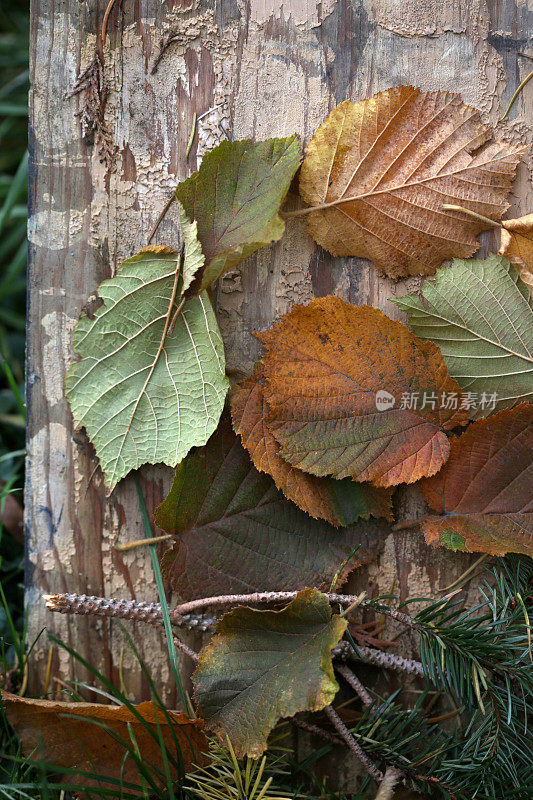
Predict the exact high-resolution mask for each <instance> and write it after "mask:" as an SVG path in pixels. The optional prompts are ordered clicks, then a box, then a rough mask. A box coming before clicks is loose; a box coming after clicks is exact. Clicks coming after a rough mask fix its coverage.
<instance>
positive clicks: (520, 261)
mask: <svg viewBox="0 0 533 800" xmlns="http://www.w3.org/2000/svg"><path fill="white" fill-rule="evenodd" d="M500 245H501V246H500V249H499V251H498V252H499V254H500V255H501V256H506V257H507V258H508V259H509V261H512V262H513V264H514V265H515V266H516V268H517V269H518V272H519V274H520V277H521V278H522V280H523V281H524V283H525V284H527V286H528V287H529V291H530V292H531V293H533V214H526V216H525V217H519V218H518V219H504V220H503V222H502V234H501V241H500Z"/></svg>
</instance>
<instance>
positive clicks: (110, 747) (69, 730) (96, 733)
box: [2, 692, 209, 791]
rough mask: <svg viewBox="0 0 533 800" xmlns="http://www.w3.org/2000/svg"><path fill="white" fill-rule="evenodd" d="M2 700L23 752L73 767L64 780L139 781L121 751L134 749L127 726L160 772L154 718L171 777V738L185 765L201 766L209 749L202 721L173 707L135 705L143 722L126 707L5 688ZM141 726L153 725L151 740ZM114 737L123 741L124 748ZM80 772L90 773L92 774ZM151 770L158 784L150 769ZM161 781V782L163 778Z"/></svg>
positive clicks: (175, 773) (146, 759)
mask: <svg viewBox="0 0 533 800" xmlns="http://www.w3.org/2000/svg"><path fill="white" fill-rule="evenodd" d="M2 702H3V705H4V708H5V712H6V715H7V718H8V720H9V722H10V723H11V725H13V727H14V728H15V730H16V731H17V733H18V734H19V735H20V737H21V740H22V749H23V753H24V755H25V756H26V757H28V758H30V759H33V760H41V759H44V761H45V762H47V763H50V764H53V765H54V766H57V767H66V768H68V769H75V770H77V773H76V774H68V775H66V776H65V782H66V783H69V784H76V785H77V786H94V787H98V786H99V785H101V784H102V783H104V784H105V780H102V777H101V776H107V777H109V778H114V779H116V780H120V779H121V778H122V780H123V781H124V782H126V783H131V784H135V785H137V786H139V785H140V776H139V773H138V770H137V767H136V765H135V762H134V760H133V759H132V758H131V757H129V756H128V757H127V758H125V759H124V755H125V753H126V750H127V749H128V748H129V749H130V750H131V749H133V743H132V738H131V735H130V731H131V732H132V733H133V736H134V738H135V740H136V742H137V745H138V748H139V752H140V755H141V757H142V759H143V761H144V762H146V763H147V764H151V765H153V766H154V767H155V768H156V769H158V770H160V771H161V773H162V774H163V776H164V769H165V767H164V763H163V758H162V755H161V745H160V741H159V733H158V723H159V729H160V731H161V736H162V738H163V741H164V743H165V745H166V748H167V752H168V760H169V767H170V771H171V775H172V777H173V778H174V779H176V780H177V779H178V777H179V774H178V771H177V768H176V767H175V766H173V763H172V762H176V761H178V758H177V755H176V744H175V740H176V741H177V743H178V745H179V747H180V749H181V755H182V758H183V762H184V766H185V769H186V770H190V769H191V768H193V766H194V765H195V764H196V765H198V766H203V765H205V764H206V763H207V761H208V759H207V756H206V755H205V754H206V753H207V752H208V749H209V748H208V742H207V739H206V737H205V734H204V732H203V722H202V720H194V721H193V720H190V719H189V717H187V715H186V714H182V713H178V712H176V711H168V712H167V713H166V715H165V714H164V713H163V711H162V709H160V708H158V707H157V706H155V705H154V703H151V702H145V703H141V704H140V705H138V706H136V707H135V710H136V712H137V714H139V715H140V716H141V717H142V719H143V720H144V723H145V724H143V723H142V722H141V721H140V720H139V719H138V718H137V717H136V716H135V715H134V714H133V713H132V712H131V711H130V710H129V709H128V708H127V707H126V706H107V705H97V704H93V703H67V702H55V701H52V700H31V699H28V698H25V697H19V696H18V695H13V694H9V693H8V692H2ZM169 720H170V721H171V724H170V723H169ZM145 725H146V726H148V728H151V729H152V730H153V733H154V734H155V737H156V738H155V740H154V738H153V737H152V736H151V735H150V732H149V731H148V730H147V727H145ZM128 726H130V728H129V729H128ZM116 737H120V739H122V740H123V741H124V742H126V743H127V747H125V746H124V745H123V744H121V742H119V741H117V739H116ZM174 737H175V739H174ZM81 772H88V773H94V774H95V777H94V778H93V777H92V776H91V775H82V774H80V773H81ZM153 772H154V779H155V780H156V781H157V782H158V783H159V782H160V779H159V776H157V775H156V772H155V769H154V771H153ZM96 775H98V776H99V777H98V778H96ZM114 785H115V786H116V784H114ZM161 785H162V786H164V785H165V781H164V778H163V780H162V782H161ZM108 788H109V787H108ZM126 791H131V790H129V789H126Z"/></svg>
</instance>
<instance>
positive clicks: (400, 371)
mask: <svg viewBox="0 0 533 800" xmlns="http://www.w3.org/2000/svg"><path fill="white" fill-rule="evenodd" d="M257 336H258V338H259V339H260V340H261V341H262V342H263V343H264V344H265V345H266V347H267V349H268V355H267V357H266V358H265V367H264V370H265V372H264V374H265V382H266V385H265V397H266V400H267V404H268V406H269V408H270V415H269V418H268V423H269V427H270V429H271V431H272V432H273V434H274V436H275V437H276V439H277V440H278V441H279V442H280V443H281V445H282V449H281V455H282V457H283V458H284V459H286V460H287V461H289V462H290V463H291V464H293V465H294V466H296V467H298V468H299V469H303V470H305V471H307V472H311V473H312V474H313V475H319V476H322V475H332V476H333V477H335V478H345V477H348V476H351V477H353V478H354V479H356V480H358V481H371V482H372V483H373V484H374V486H394V485H396V484H398V483H412V482H414V481H416V480H418V478H420V477H422V476H425V475H433V474H434V473H435V472H437V471H438V470H439V469H440V468H441V467H442V465H443V464H444V462H445V461H446V459H447V458H448V453H449V449H450V445H449V442H448V439H447V436H446V434H445V431H446V430H451V429H452V428H454V427H456V426H457V425H464V424H466V421H467V418H468V412H467V411H466V410H464V409H461V408H458V409H454V408H453V407H451V408H450V407H445V404H444V405H443V403H442V395H443V393H444V396H445V401H447V399H448V398H449V397H450V396H452V395H455V399H456V402H457V404H458V405H460V399H461V398H460V390H459V386H458V384H457V383H456V382H455V381H454V380H453V379H452V378H450V376H449V375H448V371H447V369H446V365H445V363H444V360H443V357H442V354H441V352H440V350H439V349H438V348H437V347H436V346H435V345H434V344H433V343H431V342H421V341H420V340H419V339H417V338H416V337H415V336H413V334H412V333H411V332H410V331H409V329H408V328H406V327H405V325H402V324H401V323H399V322H394V321H393V320H391V319H389V318H388V317H386V316H385V314H383V313H382V312H381V311H379V310H378V309H376V308H369V307H368V306H363V307H361V308H358V307H355V306H351V305H349V304H348V303H345V302H343V301H342V300H340V299H339V298H337V297H324V298H321V299H318V300H313V301H312V302H311V303H310V304H309V305H308V306H306V307H302V306H296V307H295V308H294V309H293V310H292V311H291V313H290V314H288V315H287V316H285V317H284V318H283V319H282V320H281V322H279V323H278V324H277V325H275V326H274V328H272V329H271V330H269V331H265V332H264V333H259V334H257ZM414 397H416V398H417V401H418V402H417V406H418V407H417V408H409V403H410V402H411V398H414ZM422 405H424V408H421V406H422Z"/></svg>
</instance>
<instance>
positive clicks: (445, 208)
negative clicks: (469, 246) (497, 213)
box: [441, 203, 502, 228]
mask: <svg viewBox="0 0 533 800" xmlns="http://www.w3.org/2000/svg"><path fill="white" fill-rule="evenodd" d="M441 208H442V210H443V211H460V212H462V213H463V214H467V215H468V216H469V217H472V218H473V219H477V220H479V222H484V223H485V225H492V227H493V228H501V227H502V226H501V224H500V223H499V222H496V221H495V220H493V219H490V217H484V216H483V214H478V213H477V212H476V211H471V210H470V209H469V208H463V206H454V205H452V204H450V203H444V204H443V205H442V206H441Z"/></svg>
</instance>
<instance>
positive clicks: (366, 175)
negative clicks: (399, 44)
mask: <svg viewBox="0 0 533 800" xmlns="http://www.w3.org/2000/svg"><path fill="white" fill-rule="evenodd" d="M521 152H522V150H520V149H517V148H513V147H511V146H509V145H507V144H505V143H503V142H493V141H492V130H491V129H490V128H489V127H488V126H487V125H485V124H483V122H482V121H481V115H480V112H479V111H477V110H476V109H474V108H470V107H469V106H465V105H464V103H463V102H462V101H461V98H460V97H459V95H456V94H451V93H450V92H443V91H439V92H426V91H422V90H420V89H415V88H413V87H412V86H399V87H397V88H393V89H387V90H386V91H384V92H380V93H379V94H376V95H374V96H373V97H372V98H370V100H362V101H360V102H358V103H352V102H350V101H349V100H346V101H345V102H344V103H341V104H340V105H339V106H337V107H336V108H334V109H333V111H332V112H331V113H330V114H329V116H328V117H326V119H325V121H324V122H323V123H322V125H321V126H320V127H319V129H318V130H317V132H316V134H315V135H314V137H313V138H312V139H311V142H310V143H309V148H308V150H307V154H306V156H305V159H304V162H303V164H302V169H301V171H300V194H301V196H302V198H303V199H304V200H305V202H306V203H308V204H309V206H311V207H316V210H315V211H311V213H310V214H309V220H308V228H309V233H310V234H311V236H312V237H313V238H314V239H315V241H316V242H318V244H320V245H322V247H324V248H325V249H326V250H328V251H329V252H330V253H332V254H333V255H334V256H360V257H361V258H368V259H370V260H371V261H373V262H374V264H375V265H376V267H378V268H379V269H381V270H383V271H384V272H386V274H387V275H389V276H390V277H392V278H395V279H396V278H400V277H404V276H407V275H431V274H433V273H434V272H435V270H436V269H437V267H439V266H440V265H441V264H442V262H443V261H444V260H445V259H447V258H451V257H452V256H457V257H462V258H467V257H468V256H471V255H472V253H474V252H475V251H476V250H477V249H478V247H479V244H478V242H477V240H476V236H477V234H478V233H479V232H480V231H482V230H485V229H486V228H487V227H488V226H489V224H488V223H483V222H482V221H480V220H472V219H467V218H465V216H464V215H462V214H460V213H456V212H453V213H450V212H445V211H443V210H442V205H443V204H454V203H455V204H460V205H461V206H463V207H465V208H467V209H468V210H470V211H474V212H476V213H478V214H482V215H484V216H485V217H489V218H490V219H491V220H499V219H501V217H502V215H503V214H504V212H505V211H506V209H507V208H508V203H507V202H506V198H507V195H508V194H509V190H510V188H511V182H512V180H513V176H514V173H515V169H516V165H517V163H518V160H519V158H520V154H521ZM308 210H309V209H306V210H305V212H307V211H308ZM305 212H304V213H305Z"/></svg>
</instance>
